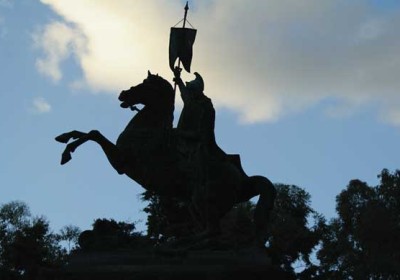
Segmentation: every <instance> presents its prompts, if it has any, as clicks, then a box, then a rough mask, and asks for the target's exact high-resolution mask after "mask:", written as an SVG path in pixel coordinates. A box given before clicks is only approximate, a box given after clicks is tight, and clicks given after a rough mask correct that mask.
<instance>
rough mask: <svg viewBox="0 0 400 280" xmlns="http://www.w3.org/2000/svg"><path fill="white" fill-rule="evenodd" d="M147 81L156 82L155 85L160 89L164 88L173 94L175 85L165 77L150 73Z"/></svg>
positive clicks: (164, 90)
mask: <svg viewBox="0 0 400 280" xmlns="http://www.w3.org/2000/svg"><path fill="white" fill-rule="evenodd" d="M145 82H149V83H152V84H154V85H155V86H157V87H159V89H160V90H162V91H163V92H165V93H168V92H169V93H170V94H173V91H174V89H173V87H172V85H171V83H170V82H168V81H167V80H166V79H164V78H163V77H161V76H159V75H158V74H157V75H153V74H150V75H149V76H148V77H147V78H146V79H145Z"/></svg>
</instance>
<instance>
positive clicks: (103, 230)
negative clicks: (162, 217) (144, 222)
mask: <svg viewBox="0 0 400 280" xmlns="http://www.w3.org/2000/svg"><path fill="white" fill-rule="evenodd" d="M135 230H136V228H135V224H134V223H127V222H116V221H115V220H113V219H110V220H108V219H97V220H95V221H94V223H93V229H92V230H85V231H83V232H82V233H81V235H80V236H79V245H80V250H95V251H107V250H115V249H128V248H129V249H140V248H145V247H149V246H150V241H149V240H148V238H145V237H144V236H143V235H142V234H141V233H139V232H136V231H135Z"/></svg>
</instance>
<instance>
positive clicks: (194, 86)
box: [186, 72, 204, 93]
mask: <svg viewBox="0 0 400 280" xmlns="http://www.w3.org/2000/svg"><path fill="white" fill-rule="evenodd" d="M194 75H195V76H196V78H195V79H194V80H193V81H190V82H186V88H187V89H188V90H189V91H190V92H193V93H203V91H204V81H203V78H202V77H201V76H200V74H199V73H197V72H194Z"/></svg>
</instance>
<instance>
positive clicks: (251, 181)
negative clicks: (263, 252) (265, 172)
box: [239, 176, 276, 247]
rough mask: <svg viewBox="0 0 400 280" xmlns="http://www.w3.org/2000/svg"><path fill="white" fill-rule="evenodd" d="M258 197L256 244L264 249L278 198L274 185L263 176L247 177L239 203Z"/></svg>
mask: <svg viewBox="0 0 400 280" xmlns="http://www.w3.org/2000/svg"><path fill="white" fill-rule="evenodd" d="M256 195H260V197H259V198H258V201H257V204H256V208H255V211H254V224H255V228H256V244H257V245H258V246H261V247H264V245H265V242H266V241H267V239H268V226H269V223H270V214H271V211H272V209H273V207H274V201H275V197H276V189H275V186H274V184H272V183H271V181H270V180H268V179H267V178H266V177H263V176H251V177H247V179H246V180H245V184H244V185H243V188H242V191H241V194H240V197H239V202H243V201H247V200H249V199H251V198H252V197H254V196H256Z"/></svg>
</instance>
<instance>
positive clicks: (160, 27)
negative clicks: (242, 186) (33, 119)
mask: <svg viewBox="0 0 400 280" xmlns="http://www.w3.org/2000/svg"><path fill="white" fill-rule="evenodd" d="M42 2H43V3H44V4H46V5H48V6H50V7H51V8H52V9H53V10H54V11H55V12H56V13H57V14H59V15H60V16H61V17H62V18H63V19H64V20H65V22H52V23H49V24H48V25H47V26H46V27H45V28H44V29H43V30H42V31H41V32H40V33H38V35H37V36H36V38H37V40H36V42H40V44H39V46H40V47H41V48H42V49H43V50H44V51H45V54H46V55H45V56H44V57H41V58H39V59H38V62H37V65H38V68H39V70H40V71H41V72H42V73H44V74H46V75H48V76H50V77H52V79H53V80H59V79H60V78H61V77H62V71H61V68H60V63H61V62H62V61H63V60H65V59H66V58H67V57H68V55H71V54H72V55H74V57H75V58H76V60H77V62H78V64H79V65H80V67H81V68H82V70H83V77H82V80H79V82H76V83H74V87H75V86H76V85H79V86H82V81H83V83H84V84H86V86H87V87H89V88H90V89H92V90H93V91H105V92H114V93H118V92H119V91H120V90H121V89H123V88H127V87H129V86H131V85H132V84H136V83H139V82H140V81H141V80H142V79H143V78H144V77H145V75H146V71H147V69H151V70H152V71H153V72H158V73H159V74H160V75H162V76H164V77H165V78H169V79H171V78H172V74H171V72H170V70H169V68H168V37H169V26H171V25H173V24H174V23H175V22H177V21H178V20H179V19H181V18H182V17H183V15H182V13H183V9H182V3H181V1H167V0H160V1H148V0H143V1H139V0H136V1H130V0H119V1H111V0H97V1H96V2H94V1H90V0H69V1H56V0H42ZM368 3H369V1H367V0H354V1H351V3H350V2H349V1H345V0H324V1H320V0H295V1H294V0H269V1H266V0H259V1H251V2H249V3H247V2H246V3H244V2H243V1H240V0H218V1H216V0H214V1H201V2H200V1H198V2H196V3H195V4H196V9H191V10H189V21H190V22H191V23H192V24H194V25H195V27H196V28H197V29H198V36H197V38H196V42H195V46H194V58H193V63H192V69H193V70H194V71H197V72H199V73H201V74H202V76H203V78H204V79H205V82H206V85H205V86H206V91H205V92H206V94H207V95H208V96H210V97H211V98H212V99H213V100H214V103H215V104H216V105H217V106H220V107H225V108H229V109H231V110H234V111H236V112H238V114H239V118H240V120H241V121H243V122H258V121H264V120H267V121H274V120H277V119H279V118H280V117H282V116H284V115H285V114H289V113H295V112H299V111H301V110H305V109H307V108H309V107H310V106H314V105H316V104H318V103H319V102H320V101H322V100H325V99H327V98H329V100H335V103H337V104H339V105H338V106H340V107H338V108H334V107H333V108H328V110H327V111H328V114H334V115H338V114H341V113H342V114H349V112H351V111H353V110H357V109H358V108H361V107H362V106H364V105H368V104H370V103H374V104H380V106H376V107H377V108H378V107H379V108H381V111H380V114H381V115H382V116H383V117H382V119H384V120H386V121H388V122H391V123H393V124H400V118H399V121H395V119H396V120H397V119H398V118H397V117H396V116H398V115H400V109H397V108H400V96H399V95H398V90H399V89H400V11H391V12H390V13H387V14H378V12H375V11H374V10H373V9H371V7H370V6H369V4H368ZM192 77H193V76H191V75H190V76H189V75H186V76H185V77H184V78H186V79H191V78H192ZM343 104H345V107H343ZM348 104H361V105H357V106H349V105H348ZM389 111H390V112H389Z"/></svg>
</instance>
